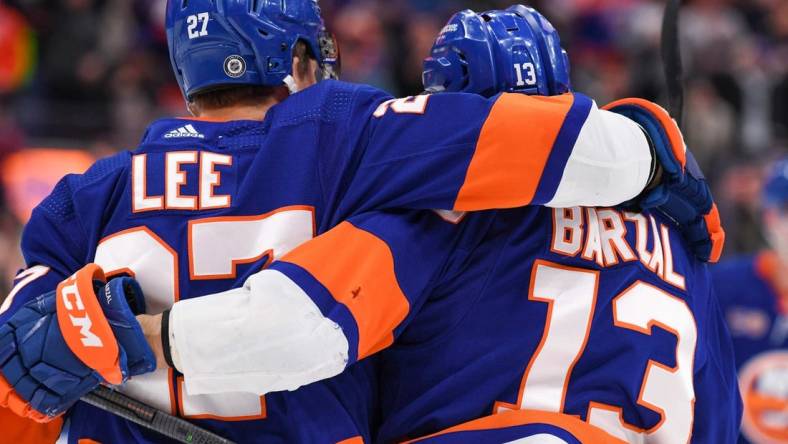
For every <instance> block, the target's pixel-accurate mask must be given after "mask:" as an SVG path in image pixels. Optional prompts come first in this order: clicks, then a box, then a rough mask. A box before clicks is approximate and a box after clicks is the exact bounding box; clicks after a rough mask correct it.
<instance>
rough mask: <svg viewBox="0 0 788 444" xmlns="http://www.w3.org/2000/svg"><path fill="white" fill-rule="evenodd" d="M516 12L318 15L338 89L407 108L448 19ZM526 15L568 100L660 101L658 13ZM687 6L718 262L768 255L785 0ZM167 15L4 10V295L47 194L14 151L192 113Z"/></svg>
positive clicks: (31, 1) (562, 6)
mask: <svg viewBox="0 0 788 444" xmlns="http://www.w3.org/2000/svg"><path fill="white" fill-rule="evenodd" d="M512 1H514V0H508V1H494V0H321V1H320V4H321V7H322V9H323V13H324V17H325V18H326V19H327V22H328V24H329V27H330V29H331V30H332V31H333V32H335V34H336V35H337V38H338V40H339V43H340V47H341V49H342V58H343V78H344V79H345V80H349V81H355V82H364V83H369V84H372V85H375V86H378V87H380V88H383V89H385V90H387V91H389V92H391V93H392V94H394V95H396V96H404V95H411V94H418V93H419V92H421V89H422V88H421V61H422V59H423V58H424V57H425V55H426V54H427V53H428V51H429V48H430V46H431V44H432V42H433V40H434V38H435V36H436V35H437V33H438V31H439V30H440V28H441V27H442V25H443V24H444V23H445V22H446V20H447V19H448V18H449V17H450V16H451V14H452V13H454V12H456V11H458V10H460V9H463V8H471V9H474V10H476V11H482V10H487V9H493V8H504V7H507V6H509V5H510V4H511V3H512ZM526 3H527V4H529V5H531V6H534V7H536V8H538V9H539V10H540V11H542V12H543V13H544V14H545V15H546V16H547V17H548V18H549V19H550V20H551V21H552V23H553V24H554V25H555V26H556V27H557V28H558V30H559V32H560V34H561V36H562V41H563V44H564V47H565V48H566V49H567V51H568V52H569V56H570V60H571V63H572V74H573V86H574V89H576V90H578V91H581V92H584V93H586V94H588V95H590V96H592V97H593V98H595V99H596V100H597V102H598V103H599V104H600V105H602V104H604V103H607V102H608V101H611V100H613V99H615V98H620V97H623V96H640V97H644V98H647V99H651V100H657V101H659V102H661V103H665V102H666V100H665V93H664V91H665V87H664V79H663V73H662V62H661V59H660V48H659V42H660V25H661V20H662V13H663V10H664V1H663V0H534V1H530V2H526ZM683 3H684V7H683V10H682V15H681V34H682V36H681V44H682V47H683V52H684V54H683V56H684V65H685V85H686V99H685V103H686V107H685V118H684V129H685V135H686V138H687V142H688V144H689V146H690V147H691V148H692V150H693V151H694V153H695V154H696V157H697V158H698V160H699V162H700V163H701V166H702V167H703V169H704V171H705V172H706V174H707V176H708V177H709V180H710V181H711V182H712V184H713V185H714V189H715V192H716V198H717V201H718V203H719V205H720V207H721V210H722V213H723V221H724V223H725V225H726V228H727V231H728V235H729V241H728V244H727V251H726V252H727V253H728V254H734V253H738V252H750V251H755V250H757V249H759V248H762V246H763V240H762V235H761V233H760V230H759V221H758V219H759V211H758V193H759V189H760V182H761V180H762V171H763V166H764V165H765V164H766V163H767V162H768V161H769V160H770V159H773V158H774V157H775V156H777V155H779V154H784V153H786V147H787V146H788V2H786V1H785V0H687V1H685V2H683ZM164 7H165V0H10V1H6V0H0V158H4V159H8V158H14V157H15V161H14V162H4V163H3V166H2V181H0V184H2V187H3V189H4V190H3V193H1V194H0V198H1V199H3V201H2V202H0V248H3V247H5V248H3V249H4V251H6V253H7V254H6V255H4V256H2V257H0V292H2V293H5V290H6V288H4V287H3V286H4V285H7V283H8V282H10V278H9V276H10V275H12V274H13V273H14V272H15V270H16V269H17V268H19V267H20V266H21V258H19V257H18V256H17V255H16V254H15V253H13V252H14V251H16V249H17V248H16V246H17V244H18V233H19V229H20V226H21V224H22V223H23V222H24V218H25V217H26V211H29V209H28V208H29V205H28V204H27V203H26V202H22V203H20V202H19V200H20V199H22V200H35V199H36V196H37V195H38V194H46V190H47V189H48V187H51V185H52V184H50V183H48V182H47V181H46V180H44V179H42V177H41V176H42V174H38V175H35V177H32V178H30V177H26V175H25V172H26V171H27V170H30V171H32V170H34V169H36V165H37V164H36V162H33V161H30V160H25V158H24V153H26V152H28V151H29V150H30V149H31V148H35V147H57V148H60V149H64V150H72V151H71V152H70V155H72V157H73V155H74V151H73V150H77V151H78V153H79V154H80V155H82V156H84V155H85V153H89V154H90V155H91V156H102V155H106V154H108V153H111V152H113V151H115V150H120V149H128V148H133V147H134V146H135V145H136V143H137V141H138V139H139V137H140V136H141V134H142V132H143V130H144V128H145V126H146V125H147V123H149V122H150V121H151V120H153V119H155V118H157V117H160V116H164V115H183V114H185V113H186V109H185V106H184V103H183V99H182V98H181V95H180V92H179V90H178V87H177V85H176V83H175V80H174V78H173V76H172V73H171V71H170V62H169V58H168V56H167V45H166V36H165V32H164V27H163V22H164ZM20 153H22V154H21V155H22V156H23V157H22V158H21V159H20ZM57 167H58V165H52V168H53V169H52V171H57ZM15 169H16V170H19V169H21V170H22V171H21V172H20V171H15ZM39 170H40V169H39ZM47 171H49V170H47ZM38 172H39V173H40V171H38ZM52 175H55V173H54V172H53V173H52ZM10 177H13V178H14V179H13V180H11V179H9V178H10ZM55 179H56V178H55V177H52V178H51V180H52V181H54V180H55ZM19 188H21V190H20V189H19ZM39 188H40V189H41V191H40V193H38V194H37V193H34V192H30V190H38V189H39ZM20 196H21V197H20ZM41 197H43V196H41Z"/></svg>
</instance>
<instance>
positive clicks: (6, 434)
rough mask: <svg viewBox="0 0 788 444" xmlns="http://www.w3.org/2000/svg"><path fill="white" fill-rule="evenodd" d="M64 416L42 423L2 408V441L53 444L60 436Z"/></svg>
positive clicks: (0, 427) (0, 419)
mask: <svg viewBox="0 0 788 444" xmlns="http://www.w3.org/2000/svg"><path fill="white" fill-rule="evenodd" d="M62 428H63V418H62V417H58V418H55V419H54V420H53V421H51V422H48V423H45V424H41V423H38V422H34V421H33V420H32V419H28V418H22V417H21V416H17V415H16V414H14V413H13V412H12V411H11V410H8V409H4V408H0V438H2V439H0V441H2V442H9V443H14V444H52V443H54V442H55V441H57V438H58V436H60V430H61V429H62Z"/></svg>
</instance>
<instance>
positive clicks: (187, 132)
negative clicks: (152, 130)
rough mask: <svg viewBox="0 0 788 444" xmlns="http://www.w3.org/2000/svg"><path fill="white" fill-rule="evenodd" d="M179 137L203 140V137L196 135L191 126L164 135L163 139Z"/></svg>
mask: <svg viewBox="0 0 788 444" xmlns="http://www.w3.org/2000/svg"><path fill="white" fill-rule="evenodd" d="M181 137H195V138H197V139H205V136H204V135H202V134H200V133H198V132H197V130H196V129H194V127H193V126H192V125H191V124H189V125H185V126H182V127H180V128H178V129H174V130H172V131H170V132H169V133H167V134H165V135H164V138H165V139H176V138H181Z"/></svg>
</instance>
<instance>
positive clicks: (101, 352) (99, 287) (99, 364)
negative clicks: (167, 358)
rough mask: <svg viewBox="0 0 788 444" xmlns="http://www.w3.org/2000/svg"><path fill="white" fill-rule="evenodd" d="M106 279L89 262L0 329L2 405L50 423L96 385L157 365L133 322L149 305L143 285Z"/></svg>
mask: <svg viewBox="0 0 788 444" xmlns="http://www.w3.org/2000/svg"><path fill="white" fill-rule="evenodd" d="M104 280H105V279H104V273H103V272H102V271H101V268H99V267H98V266H97V265H94V264H90V265H88V266H86V267H85V268H83V269H81V270H79V271H78V272H76V273H75V274H74V275H73V276H71V277H70V278H68V279H66V280H65V281H63V282H61V283H60V285H58V287H57V290H56V291H53V292H50V293H47V294H44V295H41V296H39V297H38V298H36V299H34V300H32V301H30V302H28V303H27V304H25V305H24V306H23V307H22V308H21V309H20V310H19V311H18V312H17V313H15V314H14V315H13V316H12V317H11V318H10V319H9V320H8V322H7V323H6V324H4V325H2V326H0V407H8V408H10V409H11V410H12V411H14V412H15V413H16V414H18V415H20V416H26V417H29V418H31V419H33V420H35V421H38V422H48V421H51V420H52V419H54V418H55V417H57V416H58V415H60V414H62V413H63V412H64V411H66V409H68V408H69V407H70V406H71V405H73V404H74V403H75V402H77V401H78V400H79V398H81V397H82V396H84V395H85V394H87V393H88V392H90V391H91V390H93V389H94V388H96V386H97V385H98V384H99V383H107V384H114V385H117V384H121V383H123V382H124V381H126V380H127V379H128V378H129V377H131V376H135V375H140V374H143V373H147V372H151V371H153V370H154V369H155V368H156V359H155V357H154V355H153V352H152V351H151V349H150V347H149V346H148V343H147V342H146V341H145V336H144V335H143V334H142V330H141V329H140V326H139V324H138V323H137V320H136V319H135V317H134V313H135V312H137V313H144V308H145V307H144V300H143V295H142V291H141V289H140V287H139V285H138V284H137V283H136V281H134V280H133V279H131V278H118V279H113V280H112V281H110V282H109V283H108V284H104Z"/></svg>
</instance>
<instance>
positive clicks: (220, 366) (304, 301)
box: [170, 270, 348, 395]
mask: <svg viewBox="0 0 788 444" xmlns="http://www.w3.org/2000/svg"><path fill="white" fill-rule="evenodd" d="M170 329H171V331H172V336H173V339H174V341H175V342H174V344H171V345H172V347H173V348H174V349H175V350H177V354H178V359H179V361H180V366H181V367H182V368H179V370H180V371H181V372H182V373H183V374H184V376H185V378H184V379H185V383H186V390H187V392H188V393H189V394H190V395H200V394H210V393H223V392H249V393H255V394H260V395H262V394H265V393H269V392H275V391H282V390H295V389H297V388H298V387H301V386H303V385H307V384H311V383H313V382H316V381H319V380H322V379H326V378H330V377H332V376H335V375H338V374H339V373H341V372H342V371H343V370H344V369H345V366H346V364H347V361H348V341H347V338H346V337H345V335H344V334H343V333H342V329H341V328H340V327H339V325H337V324H336V323H334V322H333V321H331V320H330V319H328V318H326V317H324V316H323V314H322V313H321V312H320V309H319V308H318V307H317V306H316V305H315V303H314V302H313V301H312V300H311V299H310V298H309V296H307V294H306V293H305V292H304V291H303V290H302V289H301V288H300V287H299V286H298V285H296V283H295V282H293V281H292V280H290V279H289V278H288V277H287V276H285V275H284V274H282V273H280V272H278V271H275V270H263V271H261V272H259V273H256V274H255V275H253V276H252V277H250V278H249V279H248V280H247V281H246V283H245V284H244V286H243V288H238V289H234V290H230V291H226V292H223V293H217V294H214V295H209V296H204V297H200V298H195V299H188V300H184V301H180V302H178V303H176V304H175V305H174V306H173V307H172V311H171V312H170Z"/></svg>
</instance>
